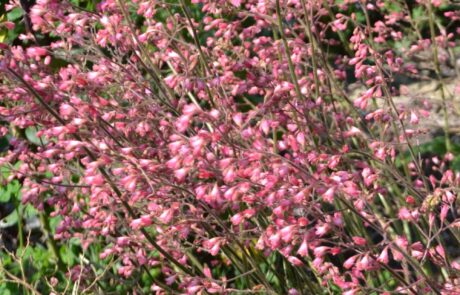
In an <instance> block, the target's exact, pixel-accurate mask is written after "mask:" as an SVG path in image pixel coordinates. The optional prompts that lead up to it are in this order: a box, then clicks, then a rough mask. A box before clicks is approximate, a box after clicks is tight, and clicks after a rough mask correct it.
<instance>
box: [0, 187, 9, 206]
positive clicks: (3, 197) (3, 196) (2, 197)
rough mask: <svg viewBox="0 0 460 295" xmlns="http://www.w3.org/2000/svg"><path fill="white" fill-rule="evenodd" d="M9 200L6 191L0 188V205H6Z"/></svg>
mask: <svg viewBox="0 0 460 295" xmlns="http://www.w3.org/2000/svg"><path fill="white" fill-rule="evenodd" d="M10 199H11V194H10V192H9V191H8V190H7V189H5V188H3V187H1V188H0V203H7V202H9V201H10Z"/></svg>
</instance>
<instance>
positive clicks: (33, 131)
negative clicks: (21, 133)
mask: <svg viewBox="0 0 460 295" xmlns="http://www.w3.org/2000/svg"><path fill="white" fill-rule="evenodd" d="M25 134H26V137H27V140H28V141H30V142H31V143H33V144H35V145H42V144H46V143H47V141H46V140H45V138H44V137H42V138H41V140H40V138H38V137H37V128H35V127H27V128H26V131H25Z"/></svg>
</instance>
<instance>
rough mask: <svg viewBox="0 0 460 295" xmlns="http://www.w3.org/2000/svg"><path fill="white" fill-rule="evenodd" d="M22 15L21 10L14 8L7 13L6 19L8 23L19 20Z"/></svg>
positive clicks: (22, 11)
mask: <svg viewBox="0 0 460 295" xmlns="http://www.w3.org/2000/svg"><path fill="white" fill-rule="evenodd" d="M23 15H24V10H22V8H20V7H16V8H14V9H13V10H11V11H10V12H8V14H7V15H6V17H7V18H8V20H9V21H15V20H17V19H19V18H20V17H22V16H23Z"/></svg>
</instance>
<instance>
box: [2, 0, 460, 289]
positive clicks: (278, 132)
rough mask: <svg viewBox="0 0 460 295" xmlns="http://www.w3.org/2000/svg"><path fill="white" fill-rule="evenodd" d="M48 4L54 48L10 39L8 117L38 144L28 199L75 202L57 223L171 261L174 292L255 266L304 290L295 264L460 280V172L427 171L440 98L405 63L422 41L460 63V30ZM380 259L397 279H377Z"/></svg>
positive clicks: (321, 17)
mask: <svg viewBox="0 0 460 295" xmlns="http://www.w3.org/2000/svg"><path fill="white" fill-rule="evenodd" d="M36 2H37V3H36V5H35V6H33V8H32V9H31V11H30V18H31V22H32V25H33V30H34V31H35V33H36V36H38V37H35V40H36V42H37V45H30V44H31V43H30V42H35V41H33V40H34V37H33V36H23V38H22V39H23V40H30V41H29V45H27V46H26V45H24V46H16V45H15V46H13V45H11V46H10V45H6V44H2V46H1V51H0V63H1V71H2V72H3V74H4V77H5V80H3V82H2V84H1V85H0V115H1V117H2V118H5V119H2V120H6V121H8V123H9V126H10V128H19V129H26V128H27V129H32V130H35V131H37V132H36V135H37V137H38V139H39V142H34V143H31V142H29V141H28V140H27V138H22V137H20V136H17V137H13V138H11V140H10V149H9V151H8V152H6V154H4V155H3V157H2V158H1V159H0V163H1V164H2V165H3V164H4V165H7V164H8V163H10V164H14V163H16V162H19V163H20V165H19V166H18V168H17V169H14V170H13V175H14V176H13V177H16V178H18V179H20V180H21V181H22V183H23V195H22V198H23V202H29V203H32V204H34V205H35V206H36V207H37V208H43V207H44V206H45V204H46V206H52V208H54V211H53V214H54V215H55V216H58V215H59V216H61V217H62V222H61V224H60V225H59V227H58V228H57V230H56V234H55V238H56V239H69V238H71V237H77V238H79V239H80V240H81V242H82V245H83V246H84V247H89V246H90V245H91V244H92V243H95V242H102V243H103V245H104V247H105V248H104V250H103V252H102V253H101V254H100V258H101V259H105V258H106V257H109V256H113V257H116V258H117V259H118V261H119V262H120V266H119V269H118V273H119V275H120V276H123V277H130V276H131V275H132V274H133V272H135V271H139V270H141V269H143V268H146V269H150V268H160V270H161V273H162V276H161V279H159V280H158V281H156V282H155V284H154V285H153V286H152V291H154V292H157V293H159V294H162V293H164V292H166V293H168V292H172V291H171V290H176V291H177V292H180V293H184V294H196V293H200V294H204V293H206V292H207V293H219V294H221V293H231V292H232V291H235V290H236V285H235V284H234V282H235V281H237V280H238V279H240V278H244V279H245V282H246V281H247V282H248V283H247V284H248V285H247V288H248V289H250V290H252V291H254V292H255V291H256V290H265V291H264V292H267V293H272V294H277V293H278V294H282V293H285V294H287V293H289V294H301V293H305V292H306V291H305V289H306V288H307V287H306V286H304V285H303V284H304V282H305V281H302V284H298V280H296V279H293V278H292V277H291V278H288V276H289V274H291V276H298V277H300V278H304V279H305V280H306V278H310V280H311V281H314V282H315V283H312V286H311V287H309V288H311V289H310V291H311V292H315V290H316V291H318V290H321V289H323V288H324V289H330V290H332V289H331V288H339V289H340V290H341V292H342V294H348V295H351V294H371V293H372V292H375V294H377V293H379V294H389V293H385V292H386V291H385V290H387V289H388V288H393V290H396V291H397V292H401V293H403V294H406V293H407V294H415V293H417V294H418V293H421V292H434V293H438V294H441V293H440V292H442V294H458V293H455V292H456V291H455V290H458V288H459V286H458V279H459V270H460V264H458V263H457V262H455V261H453V259H454V258H455V257H454V256H452V255H453V254H452V253H451V251H450V250H449V249H447V248H448V244H449V243H453V245H455V246H454V247H458V241H457V240H456V237H457V236H458V229H457V228H458V222H459V221H456V202H457V198H456V196H457V190H458V185H459V182H460V176H459V175H458V174H456V173H455V172H454V171H452V170H451V168H449V163H450V162H451V160H452V158H451V154H446V156H445V157H444V158H442V157H436V158H433V159H432V161H431V162H430V163H431V164H430V165H432V166H433V167H432V168H433V171H434V172H432V173H430V174H426V173H425V172H424V170H423V168H424V167H426V165H422V164H421V163H419V160H420V159H419V157H418V156H417V155H415V154H414V155H413V154H412V153H413V152H414V151H413V149H414V142H415V141H414V140H413V137H414V136H416V135H417V134H418V133H420V132H419V131H420V130H418V129H417V128H416V125H417V124H418V123H419V120H420V118H421V117H423V116H425V115H428V113H429V112H428V109H427V108H421V109H412V110H407V109H400V108H398V107H397V106H396V105H395V104H394V101H393V99H394V97H396V96H397V95H398V94H399V89H397V88H395V87H394V86H393V82H394V81H395V76H396V75H402V74H407V73H409V74H411V75H413V76H414V77H420V75H422V74H421V73H419V71H418V69H417V65H416V64H414V62H413V61H412V59H411V56H412V55H414V54H415V53H416V52H420V51H424V52H426V51H428V52H429V53H430V55H431V54H432V51H433V52H435V53H436V54H438V55H439V57H438V56H436V57H435V58H434V59H433V60H436V63H443V62H447V58H445V59H443V58H442V54H444V53H447V52H449V50H450V49H451V48H452V47H453V46H455V42H456V41H455V36H457V37H458V31H457V33H455V34H456V35H455V36H454V33H452V32H451V31H450V30H448V29H447V28H444V29H442V28H441V29H438V28H434V32H435V34H436V35H435V36H431V37H432V38H431V37H430V34H429V33H428V35H427V33H426V32H425V31H423V30H422V29H421V28H420V29H418V27H417V24H416V23H415V21H414V20H413V19H412V18H411V17H412V16H411V13H410V10H408V8H407V7H406V6H404V5H402V4H401V7H399V9H397V10H390V5H388V3H389V2H394V5H399V4H397V3H399V2H397V3H396V1H366V0H359V1H358V0H354V1H340V2H342V3H340V4H336V2H338V1H310V0H283V1H278V0H276V1H275V0H273V1H266V0H238V1H235V0H233V1H227V0H218V1H208V0H193V1H192V5H187V4H186V2H185V1H174V3H172V2H170V1H165V2H162V1H152V0H149V1H145V0H136V1H115V0H105V1H101V2H100V3H99V4H98V7H97V9H96V10H95V11H94V12H91V11H86V10H82V9H79V8H78V7H76V6H75V5H73V4H70V3H69V2H67V1H57V0H37V1H36ZM403 2H404V1H403ZM418 2H419V4H418V5H420V7H421V9H423V10H424V11H426V12H427V14H428V13H429V12H430V11H433V10H435V9H438V7H442V5H444V4H443V3H444V2H447V1H431V2H430V1H418ZM17 5H18V3H16V1H11V3H10V6H9V8H10V9H11V8H13V7H15V6H17ZM352 8H353V9H357V12H356V13H355V12H353V13H350V12H349V11H350V9H352ZM445 14H446V15H447V17H449V18H450V19H451V21H452V23H453V24H457V25H458V17H457V18H456V15H457V14H456V12H455V11H451V12H445ZM371 17H373V18H375V19H371ZM360 18H363V19H364V20H362V19H360ZM455 18H456V19H455ZM6 25H10V24H6ZM411 25H412V26H414V27H415V29H414V27H411ZM451 27H452V26H451ZM416 29H417V30H419V31H417V30H416ZM47 34H51V35H52V36H57V38H53V41H51V43H49V44H44V45H41V46H40V45H38V44H40V42H41V41H40V40H41V39H40V36H42V35H47ZM418 34H420V35H418ZM406 37H407V38H406ZM403 39H404V42H409V44H410V46H409V47H403V48H401V49H400V50H399V51H398V50H394V48H392V47H390V46H389V44H390V43H394V42H400V41H401V40H403ZM433 43H434V44H433ZM401 44H402V43H401ZM404 44H406V43H404ZM329 49H330V52H329ZM340 49H342V51H340ZM337 52H339V53H337ZM56 64H59V65H60V66H56ZM436 67H437V66H434V68H436ZM435 70H436V69H435ZM350 79H356V80H357V81H358V82H360V83H361V84H362V85H363V86H364V87H365V89H364V90H363V91H362V92H361V94H360V95H359V96H358V97H357V98H355V99H354V98H352V97H350V96H349V95H348V93H347V92H346V91H345V90H344V89H345V85H346V84H347V83H348V80H350ZM363 112H364V113H363ZM411 128H412V129H411ZM3 133H6V132H3ZM408 151H410V152H411V153H409V154H410V155H412V158H409V159H408V160H407V161H406V162H404V160H401V159H402V158H401V156H403V155H405V154H407V153H408ZM436 175H441V176H440V177H438V176H436ZM447 236H448V237H449V240H448V241H446V240H445V239H447V238H446V237H447ZM443 239H444V240H443ZM271 257H277V258H276V259H277V261H278V262H276V265H275V262H273V261H275V260H274V259H272V258H271ZM264 263H265V264H266V265H268V266H267V269H268V270H267V269H265V270H263V269H262V265H263V264H264ZM283 265H284V268H285V270H283V271H281V270H280V269H276V268H278V267H282V266H283ZM219 268H220V269H223V270H227V271H226V272H225V271H224V272H223V274H224V275H220V276H219V277H216V275H217V273H216V272H213V271H211V270H215V269H219ZM271 268H274V269H273V270H270V269H271ZM441 270H442V275H439V278H438V277H432V276H431V275H429V274H427V273H428V272H431V273H433V272H440V271H441ZM269 272H270V273H272V274H273V275H267V273H269ZM382 273H385V275H388V276H389V277H390V278H391V284H392V285H391V286H390V287H388V286H389V285H388V286H385V284H384V282H382V285H381V286H379V285H375V284H370V283H369V281H370V280H372V277H373V276H374V275H375V274H382ZM273 276H278V278H277V280H278V281H279V283H278V285H277V284H276V283H273V280H272V281H270V277H273ZM283 276H286V277H283ZM246 277H247V279H246ZM280 280H281V282H280ZM282 281H286V284H284V283H283V282H282ZM314 284H318V286H317V287H315V286H314ZM387 287H388V288H387ZM277 288H278V289H277ZM315 288H316V289H315ZM451 290H454V291H451ZM310 294H314V293H310ZM315 294H319V293H315Z"/></svg>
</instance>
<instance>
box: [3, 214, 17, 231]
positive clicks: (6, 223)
mask: <svg viewBox="0 0 460 295" xmlns="http://www.w3.org/2000/svg"><path fill="white" fill-rule="evenodd" d="M16 223H18V211H17V210H14V211H13V212H11V214H10V215H8V216H6V217H4V218H2V219H0V228H8V227H10V226H13V225H15V224H16Z"/></svg>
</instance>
